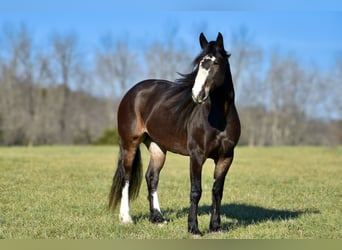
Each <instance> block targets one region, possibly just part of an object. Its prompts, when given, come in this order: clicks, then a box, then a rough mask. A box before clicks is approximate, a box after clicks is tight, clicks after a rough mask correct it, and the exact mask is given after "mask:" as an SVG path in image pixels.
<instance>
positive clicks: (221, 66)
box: [192, 33, 229, 104]
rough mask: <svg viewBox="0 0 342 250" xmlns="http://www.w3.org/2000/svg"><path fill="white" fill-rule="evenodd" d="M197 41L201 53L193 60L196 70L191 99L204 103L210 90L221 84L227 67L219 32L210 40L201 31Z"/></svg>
mask: <svg viewBox="0 0 342 250" xmlns="http://www.w3.org/2000/svg"><path fill="white" fill-rule="evenodd" d="M199 41H200V45H201V48H202V53H201V54H200V55H199V56H198V57H197V59H196V60H195V63H196V65H197V67H198V71H197V75H196V78H195V83H194V86H193V88H192V99H193V100H194V102H195V103H197V104H201V103H204V102H205V101H206V100H207V99H208V97H209V93H210V91H211V90H213V89H215V88H216V87H219V86H221V85H222V84H223V82H224V79H225V75H226V74H227V67H229V65H228V55H227V52H226V51H225V50H224V46H223V37H222V34H221V33H218V35H217V38H216V41H211V42H208V41H207V39H206V38H205V36H204V35H203V33H201V35H200V37H199Z"/></svg>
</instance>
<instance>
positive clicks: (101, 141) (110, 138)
mask: <svg viewBox="0 0 342 250" xmlns="http://www.w3.org/2000/svg"><path fill="white" fill-rule="evenodd" d="M94 144H95V145H118V144H119V134H118V130H117V129H116V128H111V129H106V130H105V131H104V132H103V134H102V135H101V136H100V137H99V138H98V139H97V140H96V141H95V142H94Z"/></svg>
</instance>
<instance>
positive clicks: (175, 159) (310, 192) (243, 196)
mask: <svg viewBox="0 0 342 250" xmlns="http://www.w3.org/2000/svg"><path fill="white" fill-rule="evenodd" d="M117 153H118V148H117V147H93V146H89V147H74V146H70V147H67V146H53V147H31V148H25V147H11V148H0V172H1V174H0V238H3V239H45V238H52V239H56V238H65V239H84V238H90V239H118V238H130V239H160V238H162V239H165V238H167V239H180V238H192V236H191V235H189V234H188V233H187V212H188V206H189V167H188V163H189V160H188V158H187V157H182V156H178V155H174V154H168V156H167V162H166V164H165V168H164V169H163V171H162V174H161V178H160V186H159V192H158V193H159V200H160V203H161V208H162V211H163V213H164V216H165V217H166V218H167V219H168V221H169V223H168V224H167V225H165V226H163V227H160V226H156V225H153V224H151V223H150V222H149V220H148V219H149V206H148V202H147V199H146V197H147V188H146V183H145V182H144V183H143V185H142V187H141V192H140V196H139V198H138V199H137V200H136V201H134V202H132V203H131V213H132V216H133V219H134V220H135V222H136V224H134V225H121V224H120V223H119V222H118V210H116V211H114V212H110V211H108V209H107V196H108V191H109V188H110V185H111V180H112V176H113V172H114V169H115V168H116V161H117ZM143 159H144V168H146V166H147V161H148V155H147V153H146V151H143ZM212 177H213V163H212V161H210V160H208V161H207V162H206V166H205V167H204V171H203V194H202V199H201V201H200V207H199V226H200V229H201V230H202V231H203V232H204V233H205V235H204V236H203V238H214V239H225V238H240V239H246V238H247V239H255V238H256V239H274V238H276V239H278V238H282V239H298V238H300V239H301V238H315V239H317V238H342V185H341V180H342V148H341V147H340V148H337V149H328V148H322V147H317V148H316V147H293V148H292V147H276V148H245V147H239V148H237V149H236V158H235V161H234V163H233V165H232V167H231V169H230V172H229V173H228V176H227V179H226V184H225V191H224V197H223V202H222V204H223V206H222V226H223V231H222V232H220V233H209V231H208V225H209V216H210V215H209V211H210V203H211V186H212Z"/></svg>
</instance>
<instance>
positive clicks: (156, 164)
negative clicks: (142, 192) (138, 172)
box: [145, 139, 166, 223]
mask: <svg viewBox="0 0 342 250" xmlns="http://www.w3.org/2000/svg"><path fill="white" fill-rule="evenodd" d="M145 144H146V146H147V147H148V150H149V151H150V155H151V156H150V163H149V165H148V169H147V172H146V182H147V188H148V200H149V202H150V221H151V222H152V223H165V222H166V221H165V220H164V218H163V215H162V213H161V210H160V205H159V199H158V193H157V188H158V182H159V173H160V171H161V169H162V168H163V165H164V162H165V156H166V151H165V150H163V149H162V148H160V146H159V145H158V144H156V143H155V142H153V141H151V140H149V139H146V141H145Z"/></svg>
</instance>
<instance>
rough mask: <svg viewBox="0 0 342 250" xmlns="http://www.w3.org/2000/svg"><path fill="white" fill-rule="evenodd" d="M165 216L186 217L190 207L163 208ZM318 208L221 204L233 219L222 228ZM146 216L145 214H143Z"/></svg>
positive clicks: (206, 209)
mask: <svg viewBox="0 0 342 250" xmlns="http://www.w3.org/2000/svg"><path fill="white" fill-rule="evenodd" d="M162 210H163V214H164V216H165V218H166V219H167V220H168V218H172V217H176V218H181V217H186V216H187V215H188V211H189V208H187V207H184V208H182V209H180V210H175V209H174V208H165V209H162ZM210 211H211V207H210V206H209V205H202V206H199V208H198V215H199V216H201V215H208V214H210ZM316 213H319V211H318V210H312V209H303V210H286V209H270V208H264V207H260V206H255V205H248V204H234V203H233V204H223V205H222V206H221V216H222V217H224V216H225V217H227V218H230V219H232V220H229V221H227V220H226V219H223V220H222V223H221V228H222V230H223V231H228V230H232V229H234V228H239V227H246V226H248V225H253V224H259V223H262V222H267V221H282V220H289V219H296V218H298V217H300V216H301V215H303V214H316ZM143 217H145V216H143Z"/></svg>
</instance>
